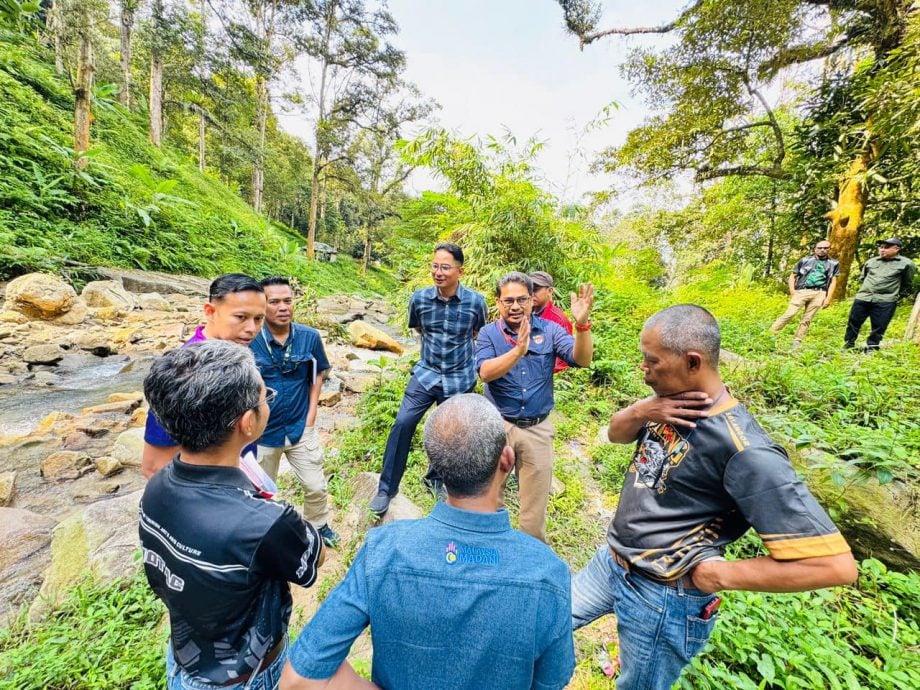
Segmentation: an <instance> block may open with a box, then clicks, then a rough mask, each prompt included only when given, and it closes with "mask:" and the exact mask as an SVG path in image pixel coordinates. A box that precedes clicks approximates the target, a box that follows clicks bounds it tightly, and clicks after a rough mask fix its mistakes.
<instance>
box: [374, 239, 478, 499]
mask: <svg viewBox="0 0 920 690" xmlns="http://www.w3.org/2000/svg"><path fill="white" fill-rule="evenodd" d="M462 275H463V250H462V249H460V247H458V246H457V245H456V244H452V243H450V242H442V243H441V244H439V245H438V246H436V247H435V248H434V256H433V257H432V263H431V279H432V281H433V282H434V285H432V286H431V287H428V288H424V289H422V290H416V291H415V292H414V293H413V294H412V298H411V299H410V300H409V328H415V329H416V330H418V332H419V333H420V334H421V336H422V352H421V357H420V358H419V361H418V364H416V365H415V368H414V369H413V370H412V377H411V378H410V379H409V383H408V385H407V386H406V392H405V393H404V394H403V399H402V404H401V405H400V406H399V412H397V413H396V421H394V422H393V427H392V428H391V429H390V435H389V436H388V437H387V445H386V450H385V451H384V454H383V467H382V468H381V470H380V484H379V486H378V487H377V495H376V496H374V498H373V499H371V503H370V509H371V512H373V513H376V514H377V515H383V514H384V513H386V512H387V509H388V508H389V507H390V499H392V498H393V496H395V495H396V494H397V493H399V483H400V481H402V476H403V473H404V472H405V471H406V460H407V458H408V457H409V446H410V444H411V442H412V436H413V435H414V434H415V428H416V427H417V426H418V423H419V422H420V421H421V419H422V417H423V416H424V415H425V413H426V412H427V411H428V410H429V409H430V408H431V406H432V405H440V404H441V403H442V402H444V401H445V400H446V399H447V398H450V397H451V396H454V395H458V394H460V393H469V392H471V391H472V390H473V387H474V386H475V385H476V369H475V368H474V366H473V360H474V354H475V351H474V348H473V342H474V340H475V338H476V334H477V333H478V332H479V329H480V328H482V327H483V326H485V325H486V318H487V310H486V300H485V297H483V296H482V295H480V294H479V293H478V292H476V291H474V290H469V289H467V288H465V287H463V286H462V285H461V284H460V277H461V276H462ZM425 483H426V484H427V485H428V487H429V488H430V489H431V490H432V491H434V492H435V493H437V494H438V495H439V496H440V495H441V494H442V492H443V486H442V484H441V479H440V477H438V476H437V475H436V474H435V473H434V472H433V471H432V470H431V469H430V468H429V470H428V474H427V475H425Z"/></svg>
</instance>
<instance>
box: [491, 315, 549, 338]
mask: <svg viewBox="0 0 920 690" xmlns="http://www.w3.org/2000/svg"><path fill="white" fill-rule="evenodd" d="M495 323H496V325H497V327H498V329H499V330H503V331H504V332H505V333H507V334H508V335H510V336H514V337H517V333H515V332H514V331H512V330H511V329H510V328H508V324H507V323H505V320H504V319H499V320H498V321H496V322H495ZM542 330H543V319H542V318H540V317H539V316H537V315H536V314H531V315H530V332H531V333H535V332H538V331H542Z"/></svg>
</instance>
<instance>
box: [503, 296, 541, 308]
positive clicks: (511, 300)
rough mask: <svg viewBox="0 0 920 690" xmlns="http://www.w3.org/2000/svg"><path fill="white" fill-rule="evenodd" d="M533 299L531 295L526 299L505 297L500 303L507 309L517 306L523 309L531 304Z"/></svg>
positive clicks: (525, 297)
mask: <svg viewBox="0 0 920 690" xmlns="http://www.w3.org/2000/svg"><path fill="white" fill-rule="evenodd" d="M532 299H533V297H531V296H530V295H525V296H524V297H504V298H502V299H500V300H498V301H499V302H501V303H502V304H504V305H505V306H506V307H513V306H514V305H515V304H517V305H518V306H520V307H523V306H524V305H526V304H530V300H532Z"/></svg>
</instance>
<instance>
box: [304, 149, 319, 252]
mask: <svg viewBox="0 0 920 690" xmlns="http://www.w3.org/2000/svg"><path fill="white" fill-rule="evenodd" d="M319 172H320V163H319V161H318V160H317V159H316V158H315V157H314V159H313V175H312V177H311V178H310V220H309V226H308V230H307V258H308V259H310V260H311V261H312V260H313V259H315V258H316V211H317V209H318V208H319V194H320V191H319V188H320V185H319Z"/></svg>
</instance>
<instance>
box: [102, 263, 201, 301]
mask: <svg viewBox="0 0 920 690" xmlns="http://www.w3.org/2000/svg"><path fill="white" fill-rule="evenodd" d="M96 270H97V271H98V273H100V274H101V275H104V276H105V277H106V278H108V279H109V280H116V281H119V282H120V283H121V284H122V286H123V287H124V288H125V290H127V291H128V292H133V293H142V292H158V293H160V294H180V295H188V296H190V297H207V295H208V288H209V287H210V285H211V281H209V280H207V279H206V278H199V277H197V276H186V275H170V274H169V273H158V272H156V271H138V270H123V269H119V268H99V269H96Z"/></svg>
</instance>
